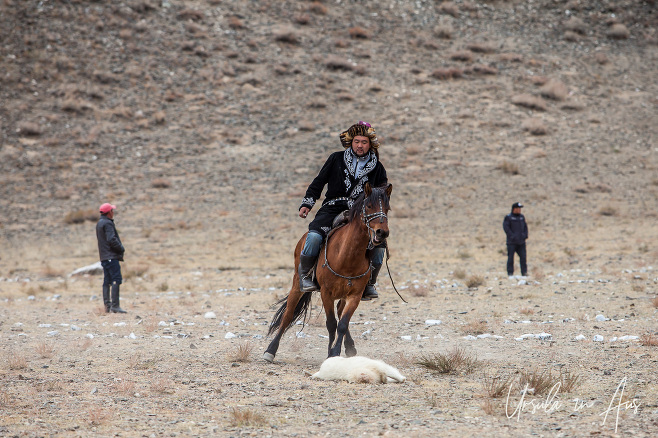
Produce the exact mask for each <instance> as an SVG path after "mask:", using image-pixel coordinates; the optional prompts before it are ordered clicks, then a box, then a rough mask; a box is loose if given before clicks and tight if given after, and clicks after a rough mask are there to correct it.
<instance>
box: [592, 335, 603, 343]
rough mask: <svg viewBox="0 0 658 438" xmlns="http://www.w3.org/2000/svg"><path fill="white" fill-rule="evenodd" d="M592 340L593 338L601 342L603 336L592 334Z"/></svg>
mask: <svg viewBox="0 0 658 438" xmlns="http://www.w3.org/2000/svg"><path fill="white" fill-rule="evenodd" d="M592 340H593V341H594V342H603V336H601V335H594V337H593V338H592Z"/></svg>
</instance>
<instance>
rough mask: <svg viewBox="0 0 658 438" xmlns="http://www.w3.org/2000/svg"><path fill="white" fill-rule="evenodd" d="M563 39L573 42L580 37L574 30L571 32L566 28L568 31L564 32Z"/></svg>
mask: <svg viewBox="0 0 658 438" xmlns="http://www.w3.org/2000/svg"><path fill="white" fill-rule="evenodd" d="M564 39H565V40H567V41H569V42H572V43H575V42H576V41H578V40H579V39H580V37H579V36H578V34H577V33H576V32H572V31H570V30H568V31H566V32H564Z"/></svg>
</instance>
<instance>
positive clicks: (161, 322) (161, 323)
mask: <svg viewBox="0 0 658 438" xmlns="http://www.w3.org/2000/svg"><path fill="white" fill-rule="evenodd" d="M158 325H159V326H160V327H167V326H168V325H169V324H167V323H166V322H164V321H160V322H159V323H158Z"/></svg>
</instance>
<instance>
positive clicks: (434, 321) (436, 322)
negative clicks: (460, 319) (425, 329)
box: [425, 319, 441, 325]
mask: <svg viewBox="0 0 658 438" xmlns="http://www.w3.org/2000/svg"><path fill="white" fill-rule="evenodd" d="M425 324H427V325H439V324H441V320H439V319H427V320H425Z"/></svg>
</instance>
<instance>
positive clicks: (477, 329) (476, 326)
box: [461, 321, 489, 336]
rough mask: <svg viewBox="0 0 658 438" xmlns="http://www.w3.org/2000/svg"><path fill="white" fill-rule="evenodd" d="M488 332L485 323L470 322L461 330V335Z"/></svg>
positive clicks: (475, 334)
mask: <svg viewBox="0 0 658 438" xmlns="http://www.w3.org/2000/svg"><path fill="white" fill-rule="evenodd" d="M488 331H489V326H488V325H487V321H471V322H469V323H467V324H466V325H464V326H463V327H462V328H461V332H462V334H464V335H472V336H477V335H481V334H484V333H487V332H488Z"/></svg>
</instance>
